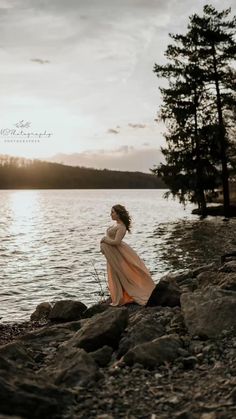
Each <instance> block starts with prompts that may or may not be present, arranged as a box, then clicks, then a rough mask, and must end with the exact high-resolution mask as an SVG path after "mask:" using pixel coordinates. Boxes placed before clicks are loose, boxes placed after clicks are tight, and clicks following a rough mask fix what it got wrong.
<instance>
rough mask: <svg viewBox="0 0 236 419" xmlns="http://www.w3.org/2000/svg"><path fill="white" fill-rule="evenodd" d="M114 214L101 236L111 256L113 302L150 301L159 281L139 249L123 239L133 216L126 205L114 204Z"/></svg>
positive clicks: (110, 271) (112, 213)
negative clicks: (110, 223)
mask: <svg viewBox="0 0 236 419" xmlns="http://www.w3.org/2000/svg"><path fill="white" fill-rule="evenodd" d="M111 218H112V220H115V221H116V224H115V225H112V226H111V227H109V228H108V229H107V231H106V232H107V235H106V236H104V237H103V238H102V240H101V243H100V246H101V251H102V253H103V254H104V255H105V257H106V259H107V276H108V287H109V290H110V294H111V300H112V303H111V304H110V305H112V306H121V305H124V304H127V303H133V302H135V303H137V304H140V305H143V306H144V305H146V303H147V301H148V299H149V297H150V295H151V293H152V291H153V289H154V288H155V286H156V284H155V283H154V282H153V280H152V277H151V275H150V272H149V270H148V269H147V268H146V266H145V264H144V262H143V261H142V260H141V259H140V257H139V256H138V255H137V253H136V252H135V251H134V250H133V249H132V247H130V246H129V245H128V244H127V243H125V242H123V241H122V239H123V237H124V236H125V234H126V231H127V230H128V232H130V225H131V218H130V215H129V213H128V211H127V210H126V208H125V207H124V206H123V205H120V204H117V205H114V206H113V207H112V209H111Z"/></svg>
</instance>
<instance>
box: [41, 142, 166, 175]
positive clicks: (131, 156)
mask: <svg viewBox="0 0 236 419" xmlns="http://www.w3.org/2000/svg"><path fill="white" fill-rule="evenodd" d="M44 160H47V161H52V162H57V163H64V164H68V165H71V166H83V167H93V168H96V169H110V170H122V171H124V170H127V171H141V172H146V173H150V171H149V169H150V168H153V167H154V165H158V164H159V163H160V162H161V161H163V160H164V157H163V155H162V153H161V151H160V150H158V149H157V148H153V147H150V148H147V147H146V148H143V147H141V148H135V147H133V146H129V145H124V146H121V147H119V148H117V149H114V150H106V149H99V150H94V151H91V150H89V151H84V152H82V153H73V154H63V153H58V154H56V155H54V156H51V157H47V158H44Z"/></svg>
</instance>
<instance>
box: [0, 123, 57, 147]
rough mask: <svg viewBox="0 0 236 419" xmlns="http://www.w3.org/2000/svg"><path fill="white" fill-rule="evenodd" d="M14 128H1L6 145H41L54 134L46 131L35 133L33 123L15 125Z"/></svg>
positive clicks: (0, 131)
mask: <svg viewBox="0 0 236 419" xmlns="http://www.w3.org/2000/svg"><path fill="white" fill-rule="evenodd" d="M13 126H14V128H1V129H0V138H1V139H3V141H4V142H5V143H39V142H40V141H41V140H45V139H48V138H51V136H52V135H53V134H52V132H47V131H46V130H44V131H42V132H38V131H34V130H33V129H32V128H31V122H29V121H24V119H22V120H21V121H19V122H17V123H16V124H14V125H13Z"/></svg>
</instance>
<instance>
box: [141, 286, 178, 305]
mask: <svg viewBox="0 0 236 419" xmlns="http://www.w3.org/2000/svg"><path fill="white" fill-rule="evenodd" d="M180 295H181V289H180V288H179V287H178V286H177V284H176V283H175V282H174V281H171V282H170V281H168V280H167V279H165V280H164V279H162V280H160V281H159V282H158V284H157V285H156V287H155V288H154V290H153V291H152V294H151V296H150V298H149V300H148V302H147V304H146V307H153V306H169V307H175V306H180Z"/></svg>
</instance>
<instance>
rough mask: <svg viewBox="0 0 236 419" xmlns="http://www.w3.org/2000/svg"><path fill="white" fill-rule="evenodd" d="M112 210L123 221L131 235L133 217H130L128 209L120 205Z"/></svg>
mask: <svg viewBox="0 0 236 419" xmlns="http://www.w3.org/2000/svg"><path fill="white" fill-rule="evenodd" d="M112 208H113V209H114V210H115V212H116V213H117V214H118V215H119V218H120V219H121V221H123V223H124V224H125V226H126V229H127V230H128V232H129V233H130V227H131V217H130V215H129V213H128V211H127V209H126V208H125V207H124V206H123V205H120V204H116V205H113V207H112Z"/></svg>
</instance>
